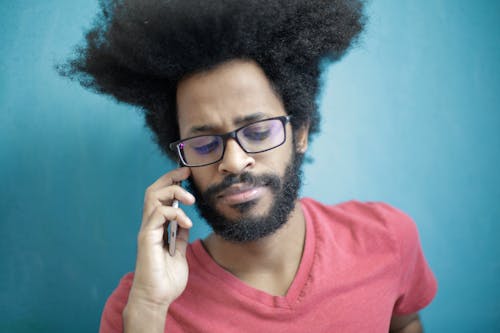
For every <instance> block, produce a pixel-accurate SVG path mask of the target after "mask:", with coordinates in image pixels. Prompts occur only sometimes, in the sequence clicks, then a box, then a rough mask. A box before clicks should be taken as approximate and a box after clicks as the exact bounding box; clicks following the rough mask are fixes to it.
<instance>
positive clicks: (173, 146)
mask: <svg viewBox="0 0 500 333" xmlns="http://www.w3.org/2000/svg"><path fill="white" fill-rule="evenodd" d="M290 118H291V116H278V117H273V118H266V119H261V120H257V121H254V122H252V123H249V124H246V125H244V126H241V127H239V128H237V129H235V130H233V131H231V132H227V133H225V134H203V135H197V136H192V137H190V138H186V139H182V140H177V141H174V142H172V143H170V144H169V145H168V147H169V148H170V150H172V151H176V152H177V155H178V156H179V161H180V163H181V164H182V166H186V167H190V168H193V167H202V166H206V165H210V164H214V163H217V162H220V161H221V160H222V159H223V158H224V153H225V152H226V144H227V140H229V139H230V138H231V139H234V141H236V143H238V145H239V146H240V148H241V149H242V150H243V151H244V152H245V153H247V154H258V153H263V152H266V151H269V150H272V149H274V148H278V147H279V146H281V145H283V144H284V143H285V142H286V139H287V137H286V124H288V123H289V122H290ZM276 119H277V120H280V121H281V124H282V125H283V141H282V142H280V144H278V145H276V146H273V147H271V148H267V149H263V150H259V151H247V150H246V149H245V148H244V147H243V146H242V145H241V143H240V141H239V140H238V136H237V135H236V133H238V132H239V131H241V130H242V129H244V128H246V127H248V126H251V125H255V124H258V123H260V122H263V121H269V120H276ZM202 136H217V137H220V138H221V139H222V153H221V156H220V158H219V159H218V160H216V161H213V162H210V163H205V164H196V165H190V164H188V163H186V161H184V157H183V156H182V155H183V154H182V153H181V148H180V144H181V143H183V142H184V141H187V140H191V139H195V138H199V137H202Z"/></svg>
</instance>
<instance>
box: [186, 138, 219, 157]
mask: <svg viewBox="0 0 500 333" xmlns="http://www.w3.org/2000/svg"><path fill="white" fill-rule="evenodd" d="M219 146H220V142H219V140H217V139H216V138H215V137H200V138H195V139H192V140H189V147H190V148H191V149H193V150H194V151H195V152H196V153H197V154H200V155H206V154H210V153H211V152H213V151H215V150H217V149H218V148H219Z"/></svg>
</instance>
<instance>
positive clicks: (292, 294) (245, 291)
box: [191, 199, 316, 309]
mask: <svg viewBox="0 0 500 333" xmlns="http://www.w3.org/2000/svg"><path fill="white" fill-rule="evenodd" d="M300 204H301V207H302V211H303V213H304V218H305V221H306V237H305V244H304V251H303V253H302V258H301V260H300V265H299V269H298V270H297V273H296V274H295V277H294V279H293V281H292V284H291V285H290V288H288V291H287V292H286V295H285V296H274V295H271V294H269V293H267V292H265V291H262V290H259V289H256V288H253V287H251V286H249V285H248V284H246V283H245V282H243V281H241V280H240V279H238V278H237V277H236V276H234V275H233V274H231V273H230V272H228V271H226V270H225V269H223V268H222V267H220V266H219V265H218V264H217V263H216V262H215V261H214V260H213V259H212V257H211V256H210V255H209V254H208V252H207V251H206V250H205V248H204V247H203V244H202V243H201V240H200V239H198V240H196V241H195V242H193V243H192V244H191V246H192V250H193V254H194V257H195V258H196V260H197V261H198V263H199V264H200V266H201V267H202V268H203V269H205V270H206V271H207V272H208V273H209V274H211V275H212V276H214V277H215V278H216V279H218V280H219V281H220V282H221V283H224V284H225V285H227V286H228V287H229V288H230V289H231V290H233V291H234V292H236V293H238V294H240V295H242V296H244V297H245V298H249V299H251V300H253V301H255V302H258V303H261V304H263V305H266V306H270V307H276V308H288V309H290V308H293V306H294V304H295V303H296V302H297V301H299V298H300V297H301V296H302V295H303V291H304V288H305V287H306V285H307V281H308V279H309V275H310V272H311V267H312V264H313V259H314V252H315V238H316V237H315V231H314V224H313V221H312V216H311V214H310V213H309V211H308V207H307V199H306V200H304V199H302V200H300Z"/></svg>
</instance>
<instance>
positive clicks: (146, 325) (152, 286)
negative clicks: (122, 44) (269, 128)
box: [124, 60, 421, 333]
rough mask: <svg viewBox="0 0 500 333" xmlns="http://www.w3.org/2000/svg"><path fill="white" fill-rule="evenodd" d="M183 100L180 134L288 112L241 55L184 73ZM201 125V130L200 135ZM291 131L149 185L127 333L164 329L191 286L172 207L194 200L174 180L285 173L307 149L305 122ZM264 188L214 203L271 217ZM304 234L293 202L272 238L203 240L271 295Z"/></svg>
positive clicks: (185, 223) (397, 322)
mask: <svg viewBox="0 0 500 333" xmlns="http://www.w3.org/2000/svg"><path fill="white" fill-rule="evenodd" d="M177 106H178V123H179V129H180V132H181V138H187V137H190V136H193V135H197V134H220V133H226V132H228V131H231V130H234V129H235V128H238V127H240V126H242V125H244V124H245V123H247V122H249V121H250V120H249V117H250V118H252V120H254V119H253V118H255V117H260V118H269V117H274V116H281V115H286V112H285V109H284V107H283V104H282V102H281V99H280V98H279V96H278V95H277V94H276V93H275V92H274V90H273V89H272V87H271V85H270V83H269V81H268V80H267V78H266V76H265V74H264V72H263V71H262V69H261V68H260V67H259V66H258V65H257V64H256V63H254V62H250V61H243V60H233V61H230V62H226V63H223V64H221V65H219V66H217V67H215V68H213V69H211V70H209V71H206V72H201V73H198V74H195V75H191V76H189V77H187V78H185V79H184V80H183V81H181V83H180V84H179V87H178V90H177ZM201 126H203V131H201V133H200V131H199V128H200V127H201ZM197 128H198V130H197ZM287 133H290V134H292V128H291V126H290V125H287ZM293 135H295V142H296V144H295V145H294V144H293V140H291V139H287V141H286V142H285V143H284V144H283V145H282V146H280V147H277V148H276V149H274V150H272V151H269V152H264V153H259V154H253V155H250V154H246V153H245V152H244V151H243V150H242V149H241V147H239V145H238V144H237V143H236V142H235V141H234V140H232V139H230V140H229V141H228V142H227V147H226V151H225V154H224V157H223V159H222V160H221V161H220V162H218V163H215V164H212V165H209V166H204V167H199V168H191V169H189V168H180V169H176V170H173V171H170V172H168V173H166V174H165V175H163V176H162V177H161V178H159V179H158V180H157V181H156V182H155V183H154V184H152V185H151V186H150V187H149V188H148V189H147V191H146V194H145V200H144V214H143V222H142V225H141V230H140V232H139V236H138V254H137V263H136V270H135V277H134V282H133V285H132V289H131V292H130V295H129V299H128V303H127V306H126V308H125V311H124V327H125V331H126V332H163V330H164V326H165V317H166V314H167V312H168V307H169V305H170V304H171V303H172V302H173V301H174V300H175V299H176V298H177V297H179V295H181V293H182V292H183V291H184V289H185V287H186V283H187V278H188V274H189V267H188V264H187V261H186V257H185V254H186V247H187V240H188V229H189V228H190V227H191V226H192V222H191V221H190V220H189V218H188V217H187V216H186V215H185V214H184V212H183V211H182V209H179V208H172V207H170V205H171V204H172V201H173V200H174V199H177V200H179V201H180V202H181V203H182V204H184V205H191V204H193V203H194V202H195V198H194V197H193V196H192V195H191V194H189V193H188V192H187V191H186V190H185V189H183V188H181V187H179V186H178V185H175V184H174V183H176V182H179V181H182V180H186V179H187V178H188V177H190V176H191V177H192V181H193V182H194V183H195V185H196V186H197V187H198V188H199V189H200V190H201V191H203V190H204V189H206V188H208V187H209V186H211V185H213V184H217V183H220V182H221V181H222V179H223V178H224V177H225V176H227V175H239V174H241V173H243V172H251V173H253V174H256V175H258V174H262V173H272V174H276V175H279V176H280V177H283V175H284V174H285V169H286V166H287V165H288V164H289V162H290V161H291V159H292V156H293V155H294V153H304V152H305V151H306V149H307V137H308V128H307V126H304V127H302V128H300V129H299V130H297V131H295V132H293ZM289 137H291V135H290V136H289ZM258 193H259V194H258V196H257V203H256V204H255V206H254V207H253V209H252V210H251V211H247V212H244V213H242V212H241V211H239V210H238V209H234V208H233V207H232V206H231V205H230V204H228V202H227V200H222V199H221V200H218V201H217V202H216V204H215V208H216V209H217V210H218V211H219V212H220V213H221V214H223V215H224V216H226V217H228V218H231V219H238V218H240V217H241V214H253V215H265V214H266V213H267V212H268V211H269V209H270V207H271V202H272V201H273V200H274V194H273V193H272V191H270V190H269V189H267V188H266V187H263V188H261V189H259V191H258ZM173 219H176V220H177V222H178V223H179V227H180V229H179V232H178V238H179V239H178V241H177V244H176V247H177V251H176V253H175V256H173V257H170V255H169V254H168V246H165V244H164V241H163V238H164V228H165V225H166V224H168V221H169V220H173ZM304 238H305V219H304V216H303V214H302V210H301V207H300V204H299V203H298V201H297V200H295V205H294V208H293V209H292V211H291V213H290V215H289V218H288V220H287V222H286V224H285V225H283V226H282V227H281V228H280V229H279V230H277V231H276V232H275V233H273V234H271V235H269V236H266V237H263V238H260V239H258V240H255V241H251V242H232V241H227V240H225V239H223V238H222V237H220V236H218V235H216V234H211V235H209V236H208V237H207V238H206V239H205V240H204V241H203V244H204V246H205V248H206V249H207V251H208V252H209V254H210V255H211V256H212V258H213V259H214V260H215V261H216V262H217V263H218V264H219V265H220V266H221V267H223V268H224V269H226V270H227V271H229V272H230V273H232V274H233V275H235V276H236V277H237V278H239V279H240V280H242V281H244V282H245V283H247V284H248V285H250V286H252V287H254V288H256V289H260V290H262V291H265V292H267V293H269V294H272V295H285V294H286V292H287V290H288V288H289V286H290V285H291V283H292V281H293V279H294V277H295V274H296V272H297V269H298V266H299V264H300V260H301V256H302V251H303V247H304ZM416 322H417V324H419V322H418V317H417V318H415V317H414V316H401V317H398V318H395V319H394V321H393V323H392V325H391V331H394V332H403V333H414V332H421V330H420V331H419V330H408V329H413V328H412V327H414V326H415V323H416ZM418 326H420V325H418Z"/></svg>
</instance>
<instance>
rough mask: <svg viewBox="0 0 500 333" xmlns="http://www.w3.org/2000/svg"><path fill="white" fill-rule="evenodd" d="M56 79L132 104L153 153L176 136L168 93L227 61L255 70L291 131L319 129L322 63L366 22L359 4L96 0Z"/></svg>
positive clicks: (340, 0) (333, 0)
mask: <svg viewBox="0 0 500 333" xmlns="http://www.w3.org/2000/svg"><path fill="white" fill-rule="evenodd" d="M100 5H101V6H100V8H101V11H100V13H99V14H98V15H97V17H96V19H95V21H94V23H93V25H92V27H91V28H90V29H89V30H88V31H87V32H86V35H85V42H84V43H83V44H81V45H80V46H77V47H76V49H75V54H74V56H73V57H72V58H70V59H69V60H67V61H66V62H65V63H63V64H59V65H58V66H57V70H58V72H59V73H60V74H61V75H63V76H66V77H69V78H71V79H74V80H77V81H79V82H80V84H82V85H83V86H84V87H87V88H90V89H92V90H94V91H96V92H98V93H102V94H107V95H111V96H113V97H114V98H116V100H118V101H120V102H125V103H129V104H132V105H135V106H139V107H140V108H141V109H142V110H143V111H144V113H145V119H146V123H147V125H148V126H149V127H150V129H151V130H152V131H153V133H154V135H155V139H156V141H157V143H158V144H159V146H160V148H161V149H162V150H163V152H165V153H166V154H167V156H169V157H170V158H173V159H175V154H174V153H172V152H171V151H170V150H169V149H168V144H169V143H170V142H172V141H175V140H177V139H179V130H178V124H177V115H176V89H177V84H178V82H179V80H181V79H182V78H184V77H186V76H187V75H190V74H193V73H196V72H201V71H205V70H208V69H210V68H213V67H215V66H217V65H218V64H221V63H223V62H226V61H228V60H232V59H248V60H252V61H255V62H256V63H257V64H259V65H260V66H261V67H262V69H263V70H264V72H265V73H266V75H267V77H268V79H269V80H270V82H271V84H272V86H273V88H274V89H275V90H276V92H277V93H278V95H279V96H280V97H281V98H282V100H283V103H284V106H285V109H286V112H287V113H288V114H290V115H292V116H293V117H292V126H293V128H298V127H300V126H303V125H304V124H309V136H311V135H312V134H314V133H317V132H318V131H319V113H318V110H317V109H318V107H317V105H316V95H317V93H318V89H319V76H320V62H321V61H322V60H324V59H326V60H327V61H330V62H334V61H337V60H339V59H340V58H341V57H342V56H343V55H344V54H345V52H346V51H347V50H348V49H349V48H350V46H351V45H352V44H353V43H354V42H355V41H356V40H357V38H358V36H359V34H360V32H361V31H362V29H363V27H364V24H365V16H364V13H363V7H364V2H363V1H362V0H329V1H328V0H248V1H243V0H241V1H237V0H206V1H202V0H108V1H106V0H102V1H101V2H100Z"/></svg>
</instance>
